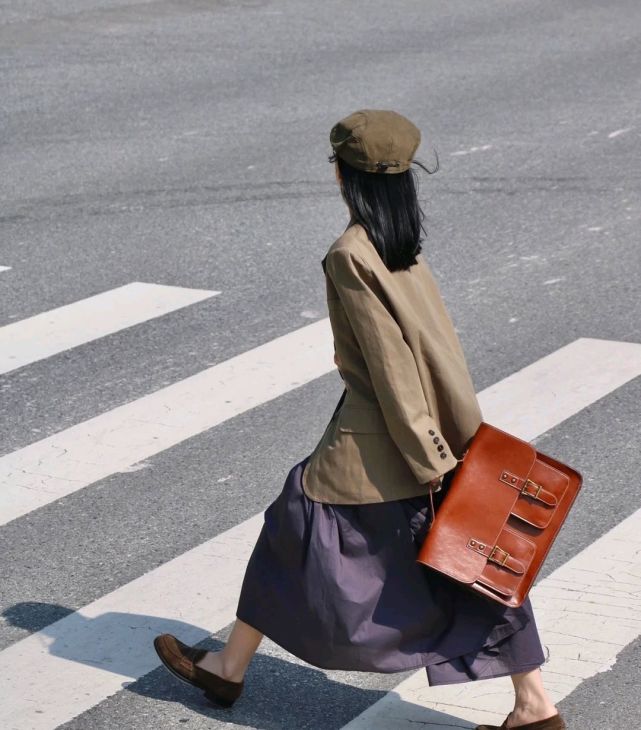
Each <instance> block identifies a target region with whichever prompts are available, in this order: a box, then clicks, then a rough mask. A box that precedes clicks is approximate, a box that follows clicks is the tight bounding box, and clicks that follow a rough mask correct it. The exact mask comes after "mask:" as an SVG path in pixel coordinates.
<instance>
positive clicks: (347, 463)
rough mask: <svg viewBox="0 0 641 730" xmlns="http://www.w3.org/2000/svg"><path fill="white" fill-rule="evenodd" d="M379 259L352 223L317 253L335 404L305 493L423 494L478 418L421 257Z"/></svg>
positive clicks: (453, 460)
mask: <svg viewBox="0 0 641 730" xmlns="http://www.w3.org/2000/svg"><path fill="white" fill-rule="evenodd" d="M417 259H418V263H417V264H416V265H414V266H411V267H410V268H409V269H408V270H406V271H394V272H391V271H389V269H388V268H387V267H386V266H385V264H384V263H383V261H382V259H381V258H380V256H379V255H378V252H377V250H376V248H375V247H374V245H373V244H372V243H371V241H370V240H369V238H368V236H367V232H366V231H365V229H364V228H363V227H362V226H361V225H360V224H358V223H354V222H353V221H350V224H349V225H348V227H347V229H346V230H345V232H344V233H343V234H342V235H341V236H340V237H339V238H338V239H337V240H336V241H334V243H333V244H332V245H331V246H330V247H329V249H328V251H327V254H326V256H325V257H324V258H323V260H322V263H323V269H324V270H325V280H326V286H327V306H328V309H329V318H330V323H331V327H332V332H333V335H334V348H335V351H336V357H337V360H338V363H339V372H340V374H341V377H342V378H343V381H344V383H345V392H344V393H343V396H342V399H341V400H342V402H340V403H339V407H337V409H336V411H335V413H334V415H333V416H332V418H331V419H330V421H329V423H328V424H327V426H326V428H325V432H324V433H323V435H322V437H321V439H320V441H319V442H318V444H317V445H316V447H315V448H314V450H313V452H312V454H311V456H310V459H309V462H308V463H307V465H306V467H305V470H304V472H303V476H302V481H303V489H304V491H305V493H306V494H307V496H308V497H309V498H310V499H313V500H315V501H319V502H329V503H333V504H364V503H369V502H385V501H389V500H394V499H403V498H405V497H413V496H416V495H419V494H426V493H427V487H426V486H424V485H425V483H426V482H429V481H430V480H432V479H435V478H437V477H439V476H442V475H443V474H445V473H446V472H448V471H450V470H451V469H453V468H454V467H455V466H456V464H457V459H459V458H461V457H462V454H463V452H464V450H465V448H467V445H468V443H469V440H470V439H471V438H472V436H473V435H474V434H475V433H476V430H477V428H478V426H479V425H480V423H481V420H482V415H481V410H480V407H479V403H478V400H477V398H476V393H475V391H474V386H473V383H472V380H471V377H470V374H469V371H468V368H467V364H466V361H465V356H464V354H463V350H462V348H461V344H460V342H459V339H458V336H457V334H456V331H455V330H454V326H453V324H452V321H451V319H450V317H449V314H448V312H447V310H446V308H445V304H444V302H443V300H442V298H441V295H440V292H439V289H438V286H437V283H436V281H435V279H434V277H433V275H432V273H431V271H430V269H429V268H428V266H427V264H426V262H425V260H424V259H423V257H422V255H419V256H418V257H417Z"/></svg>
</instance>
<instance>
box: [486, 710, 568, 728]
mask: <svg viewBox="0 0 641 730" xmlns="http://www.w3.org/2000/svg"><path fill="white" fill-rule="evenodd" d="M508 717H509V715H508ZM508 717H506V718H505V720H503V724H502V725H477V726H476V728H475V730H506V728H507V720H508ZM509 730H567V729H566V724H565V721H564V720H563V718H562V717H561V715H560V714H559V713H558V712H557V713H556V715H552V717H546V718H545V720H537V721H536V722H528V723H526V724H525V725H512V727H511V728H509Z"/></svg>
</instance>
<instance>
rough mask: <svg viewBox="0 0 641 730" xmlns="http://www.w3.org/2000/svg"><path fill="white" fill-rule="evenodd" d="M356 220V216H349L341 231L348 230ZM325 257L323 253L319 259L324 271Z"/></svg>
mask: <svg viewBox="0 0 641 730" xmlns="http://www.w3.org/2000/svg"><path fill="white" fill-rule="evenodd" d="M357 222H358V221H357V220H356V217H355V216H354V215H352V216H351V218H350V219H349V223H348V224H347V226H346V227H345V230H344V231H343V233H345V231H347V230H348V229H349V228H351V226H353V225H354V224H355V223H357ZM326 258H327V254H325V255H324V256H323V258H322V259H321V265H322V267H323V271H325V259H326Z"/></svg>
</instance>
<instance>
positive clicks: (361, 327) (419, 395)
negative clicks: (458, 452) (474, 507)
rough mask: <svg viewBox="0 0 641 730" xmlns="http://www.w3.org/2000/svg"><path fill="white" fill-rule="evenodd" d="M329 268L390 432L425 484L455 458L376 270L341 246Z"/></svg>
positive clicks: (452, 464) (330, 258)
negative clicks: (387, 301) (424, 389)
mask: <svg viewBox="0 0 641 730" xmlns="http://www.w3.org/2000/svg"><path fill="white" fill-rule="evenodd" d="M326 273H327V274H328V275H329V276H330V277H331V279H332V282H333V284H334V286H335V287H336V291H337V293H338V295H339V297H340V300H341V304H342V305H343V308H344V309H345V313H346V315H347V319H348V321H349V324H350V326H351V328H352V330H353V332H354V336H355V337H356V340H357V342H358V345H359V347H360V349H361V352H362V355H363V358H364V360H365V363H366V365H367V369H368V372H369V375H370V379H371V381H372V386H373V388H374V391H375V393H376V397H377V399H378V402H379V405H380V407H381V410H382V412H383V417H384V419H385V423H386V425H387V427H388V430H389V433H390V436H391V437H392V439H393V441H394V443H395V444H396V446H397V447H398V449H399V451H400V452H401V454H402V455H403V457H404V458H405V460H406V461H407V464H408V466H409V467H410V469H411V470H412V472H413V473H414V475H415V476H416V478H417V480H418V481H419V482H420V483H421V484H424V483H426V482H429V481H431V480H432V479H436V478H438V477H440V476H442V475H443V474H445V473H446V472H448V471H450V470H451V469H453V468H454V467H455V466H456V465H457V463H458V462H457V459H456V457H455V456H454V455H453V454H452V451H451V449H450V447H449V444H448V443H447V442H446V440H445V439H444V438H443V435H442V434H441V433H440V431H439V428H438V426H437V424H436V422H435V420H434V419H433V418H432V417H431V416H430V414H429V411H428V407H427V402H426V400H425V397H424V395H423V388H422V385H421V381H420V378H419V374H418V368H417V366H416V361H415V359H414V354H413V353H412V350H411V349H410V347H409V345H408V344H407V342H406V341H405V339H404V337H403V333H402V331H401V328H400V327H399V325H398V323H397V322H396V320H395V318H394V316H393V315H392V313H391V312H390V311H389V309H388V307H387V306H386V304H385V301H384V295H383V293H382V291H381V290H380V286H379V285H378V282H377V280H376V277H375V275H374V273H373V272H372V270H371V269H370V268H369V267H368V266H367V264H366V262H365V261H363V260H362V259H361V258H360V257H358V256H357V255H356V254H354V253H353V252H351V251H348V250H347V249H342V248H339V249H335V250H334V251H331V252H330V253H329V254H328V255H327V258H326ZM435 440H436V443H435ZM441 444H442V445H443V447H444V448H443V449H442V450H441V451H439V450H438V448H437V445H441ZM441 454H445V458H443V457H441Z"/></svg>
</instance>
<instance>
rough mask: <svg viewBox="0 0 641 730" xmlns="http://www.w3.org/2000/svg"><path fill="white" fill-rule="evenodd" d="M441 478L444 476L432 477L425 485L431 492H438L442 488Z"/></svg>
mask: <svg viewBox="0 0 641 730" xmlns="http://www.w3.org/2000/svg"><path fill="white" fill-rule="evenodd" d="M441 479H442V477H437V478H436V479H432V480H431V481H429V482H426V483H425V485H424V486H426V487H427V488H428V490H429V491H430V492H438V491H440V489H441Z"/></svg>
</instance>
